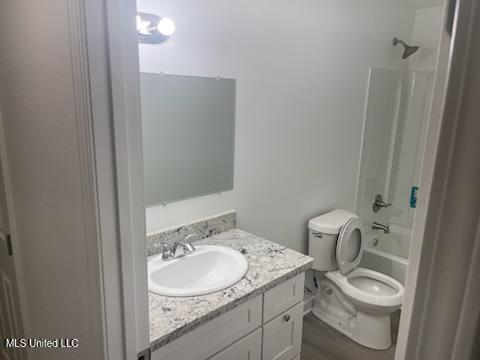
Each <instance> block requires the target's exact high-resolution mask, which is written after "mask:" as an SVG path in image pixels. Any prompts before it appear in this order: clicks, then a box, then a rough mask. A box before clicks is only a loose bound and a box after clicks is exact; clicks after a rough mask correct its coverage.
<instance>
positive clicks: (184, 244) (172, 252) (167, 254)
mask: <svg viewBox="0 0 480 360" xmlns="http://www.w3.org/2000/svg"><path fill="white" fill-rule="evenodd" d="M193 237H197V235H196V234H190V235H187V236H186V237H185V239H184V240H183V241H175V242H174V243H173V245H172V247H170V246H168V244H165V243H163V244H162V260H164V261H168V260H173V259H176V258H179V257H182V256H186V255H188V254H191V253H192V252H194V251H195V250H196V249H195V246H193V244H192V242H191V241H192V240H191V239H192V238H193ZM179 247H181V248H182V249H183V253H182V254H180V255H178V254H177V250H178V248H179Z"/></svg>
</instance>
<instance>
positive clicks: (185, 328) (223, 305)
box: [149, 229, 313, 351]
mask: <svg viewBox="0 0 480 360" xmlns="http://www.w3.org/2000/svg"><path fill="white" fill-rule="evenodd" d="M195 244H196V245H222V246H226V247H230V248H232V249H235V250H241V249H242V248H244V249H246V250H247V252H246V254H245V256H246V257H247V259H248V265H249V268H248V272H247V274H246V275H245V277H244V278H243V279H242V280H240V281H239V282H238V283H236V284H235V285H233V286H231V287H229V288H227V289H225V290H222V291H218V292H216V293H213V294H209V295H203V296H194V297H182V298H179V297H166V296H161V295H157V294H154V293H152V292H150V293H149V309H150V348H151V349H152V351H153V350H156V349H158V348H160V347H161V346H163V345H165V344H167V343H169V342H171V341H173V340H175V339H176V338H178V337H180V336H182V335H184V334H185V333H187V332H189V331H191V330H193V329H194V328H196V327H198V326H200V325H202V324H203V323H205V322H206V321H208V320H211V319H213V318H215V317H217V316H219V315H221V314H223V313H225V312H226V311H228V310H230V309H233V308H234V307H236V306H238V305H239V304H241V303H243V302H245V301H247V300H249V299H251V298H254V297H255V296H257V295H259V294H261V293H263V292H265V291H266V290H268V289H271V288H273V287H274V286H276V285H277V284H279V283H281V282H283V281H285V280H288V279H290V278H292V277H294V276H295V275H297V274H300V273H301V272H304V271H305V270H307V269H308V268H309V267H310V266H311V264H312V262H313V259H312V258H310V257H308V256H305V255H303V254H300V253H298V252H296V251H293V250H290V249H287V248H285V247H283V246H280V245H278V244H275V243H273V242H271V241H268V240H265V239H263V238H261V237H258V236H255V235H253V234H250V233H248V232H246V231H242V230H239V229H234V230H230V231H226V232H224V233H220V234H217V235H213V236H212V237H209V238H207V239H203V240H200V241H198V242H196V243H195Z"/></svg>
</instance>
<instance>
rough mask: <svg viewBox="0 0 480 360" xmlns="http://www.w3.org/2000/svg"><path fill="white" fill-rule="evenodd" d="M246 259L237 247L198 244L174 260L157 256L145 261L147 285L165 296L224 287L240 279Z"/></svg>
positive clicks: (245, 265) (244, 268) (245, 270)
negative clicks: (165, 259)
mask: <svg viewBox="0 0 480 360" xmlns="http://www.w3.org/2000/svg"><path fill="white" fill-rule="evenodd" d="M247 270H248V262H247V260H246V259H245V257H244V256H243V255H242V254H240V253H239V252H238V251H235V250H233V249H230V248H226V247H223V246H213V245H204V246H197V247H196V250H195V252H193V253H191V254H189V255H187V256H183V257H180V258H177V259H174V260H168V261H164V260H162V256H161V255H159V256H156V257H154V258H152V259H151V260H149V261H148V288H149V290H150V291H152V292H154V293H157V294H160V295H165V296H195V295H205V294H210V293H213V292H215V291H219V290H223V289H225V288H227V287H229V286H232V285H233V284H235V283H237V282H238V281H240V280H241V279H242V278H243V277H244V276H245V274H246V273H247Z"/></svg>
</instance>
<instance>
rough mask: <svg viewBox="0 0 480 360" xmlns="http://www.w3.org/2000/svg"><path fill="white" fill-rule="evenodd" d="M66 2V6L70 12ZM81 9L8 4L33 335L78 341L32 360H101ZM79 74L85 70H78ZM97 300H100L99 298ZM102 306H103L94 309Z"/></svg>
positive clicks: (9, 86) (9, 77)
mask: <svg viewBox="0 0 480 360" xmlns="http://www.w3.org/2000/svg"><path fill="white" fill-rule="evenodd" d="M67 3H68V7H67ZM76 4H77V3H76V2H73V1H72V2H66V1H61V0H52V1H48V2H44V1H29V0H15V1H2V2H1V5H0V86H1V87H0V102H1V107H2V110H3V120H4V125H5V138H6V142H7V156H8V164H9V169H10V174H11V184H12V196H13V202H14V207H15V216H16V225H17V226H16V228H17V230H18V233H17V234H16V237H15V238H13V239H12V240H13V241H16V242H17V244H19V246H20V249H21V251H20V253H17V254H15V255H14V256H15V258H16V259H20V260H21V264H22V265H23V277H24V285H25V293H26V305H27V308H28V314H29V315H30V316H29V318H28V321H29V323H30V327H29V328H30V331H29V333H27V334H26V335H27V337H33V338H38V339H55V338H77V339H78V340H79V347H78V348H76V349H35V350H33V351H32V353H33V354H34V355H35V356H34V357H33V358H32V359H37V360H41V359H49V360H56V359H59V360H60V359H61V360H69V359H100V358H103V348H102V319H101V316H100V312H101V307H100V304H99V293H98V292H99V281H100V279H99V277H98V272H97V271H98V269H96V268H95V266H94V264H95V261H96V259H92V257H91V255H92V253H96V251H97V248H96V246H97V244H96V239H95V237H94V236H92V233H91V232H89V231H88V230H89V229H91V228H89V225H88V220H87V219H88V218H89V214H88V213H86V203H85V198H86V197H88V196H90V195H91V194H86V193H85V191H86V187H85V183H83V182H82V166H81V158H82V156H84V154H81V153H80V146H79V144H80V142H81V139H80V138H81V137H80V136H79V132H80V131H81V130H80V129H79V126H80V125H81V123H77V118H76V110H77V108H76V107H75V94H74V84H73V77H72V76H73V72H74V69H73V65H72V61H74V60H75V61H78V60H79V58H75V59H74V60H73V56H74V55H73V54H72V53H71V51H72V50H73V48H71V47H70V46H71V45H72V44H71V43H70V38H69V35H70V32H69V31H70V30H71V28H70V27H69V24H68V17H67V14H69V11H73V10H72V9H73V8H75V5H76ZM76 70H77V71H79V69H78V68H77V69H76ZM97 291H98V292H97ZM97 296H98V297H97ZM97 300H98V302H96V301H97Z"/></svg>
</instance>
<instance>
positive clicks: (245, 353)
mask: <svg viewBox="0 0 480 360" xmlns="http://www.w3.org/2000/svg"><path fill="white" fill-rule="evenodd" d="M261 359H262V329H258V330H256V331H254V332H253V333H252V334H250V335H247V336H245V337H244V338H243V339H241V340H238V341H237V342H236V343H234V344H233V345H231V346H229V347H228V348H226V349H225V350H223V351H221V352H220V353H218V354H217V355H215V356H214V357H212V358H210V360H261Z"/></svg>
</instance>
